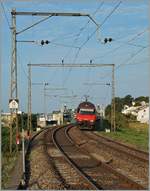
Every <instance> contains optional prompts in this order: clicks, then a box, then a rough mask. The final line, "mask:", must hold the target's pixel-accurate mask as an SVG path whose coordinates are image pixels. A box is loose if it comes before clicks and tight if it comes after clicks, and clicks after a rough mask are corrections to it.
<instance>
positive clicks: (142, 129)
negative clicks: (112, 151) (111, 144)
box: [99, 122, 149, 151]
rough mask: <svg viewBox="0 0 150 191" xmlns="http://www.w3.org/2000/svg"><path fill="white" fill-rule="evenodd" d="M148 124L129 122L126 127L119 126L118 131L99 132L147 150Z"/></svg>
mask: <svg viewBox="0 0 150 191" xmlns="http://www.w3.org/2000/svg"><path fill="white" fill-rule="evenodd" d="M148 127H149V125H148V124H141V123H138V122H134V123H129V127H128V128H121V129H119V130H118V131H116V132H115V133H114V132H111V133H106V132H99V133H100V134H102V135H105V136H108V137H111V138H113V139H116V140H119V141H122V142H124V143H127V144H129V145H133V146H135V147H136V148H138V149H142V150H145V151H148V149H149V148H148V147H149V128H148Z"/></svg>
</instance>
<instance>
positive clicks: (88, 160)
mask: <svg viewBox="0 0 150 191" xmlns="http://www.w3.org/2000/svg"><path fill="white" fill-rule="evenodd" d="M70 128H71V127H66V128H58V129H56V130H55V131H54V133H53V141H54V142H55V145H56V146H57V148H58V149H59V150H60V151H61V152H62V154H63V155H64V156H65V158H66V159H67V161H69V163H70V164H72V165H73V166H75V167H76V169H77V170H78V171H80V173H82V174H84V175H86V177H87V179H88V180H89V181H92V183H93V184H94V185H95V186H96V187H97V189H145V188H144V187H143V186H142V185H140V184H138V183H137V182H135V181H133V180H131V179H130V178H129V177H127V176H125V175H123V174H121V173H119V172H118V171H116V170H115V169H113V168H112V167H111V166H110V165H108V164H106V163H104V162H102V161H99V160H97V159H95V158H94V157H93V156H91V155H90V154H89V153H88V152H86V151H85V150H84V149H82V148H79V147H78V145H76V144H75V143H73V142H72V140H71V139H70V137H69V135H68V131H69V129H70Z"/></svg>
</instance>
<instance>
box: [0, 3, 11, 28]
mask: <svg viewBox="0 0 150 191" xmlns="http://www.w3.org/2000/svg"><path fill="white" fill-rule="evenodd" d="M0 4H1V7H2V10H3V14H4V17H5V19H6V22H7V25H8V28H9V29H10V30H11V25H10V23H9V19H8V17H7V14H6V10H5V7H4V4H3V2H2V0H0Z"/></svg>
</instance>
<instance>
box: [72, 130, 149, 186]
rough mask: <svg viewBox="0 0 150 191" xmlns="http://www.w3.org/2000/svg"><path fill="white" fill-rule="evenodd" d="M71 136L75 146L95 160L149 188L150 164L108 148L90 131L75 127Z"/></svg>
mask: <svg viewBox="0 0 150 191" xmlns="http://www.w3.org/2000/svg"><path fill="white" fill-rule="evenodd" d="M71 131H72V132H71ZM69 134H70V137H71V139H72V140H73V141H74V142H75V144H77V145H78V146H79V147H80V148H82V149H84V150H86V151H87V152H88V153H90V154H91V155H92V156H93V157H94V158H96V159H97V160H99V161H102V162H103V163H104V164H105V163H107V164H108V165H109V166H110V167H112V168H113V169H116V171H118V172H119V173H120V174H123V175H125V176H127V177H129V178H130V179H132V180H133V181H135V182H137V183H139V184H140V185H142V186H143V187H144V188H147V187H148V169H149V164H148V163H146V162H145V161H140V160H139V158H138V159H136V158H134V160H133V157H130V155H128V154H127V153H124V152H119V151H116V150H115V149H112V148H109V147H107V145H104V144H101V141H100V140H101V139H100V138H99V137H97V136H96V140H95V139H94V138H95V135H93V136H94V137H93V136H92V132H90V131H88V132H86V131H80V130H79V129H78V128H76V127H75V128H71V130H70V131H69ZM87 134H88V136H87Z"/></svg>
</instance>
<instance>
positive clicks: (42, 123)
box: [37, 114, 46, 128]
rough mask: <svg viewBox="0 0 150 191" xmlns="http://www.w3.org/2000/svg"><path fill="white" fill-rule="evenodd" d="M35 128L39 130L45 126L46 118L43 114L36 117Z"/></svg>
mask: <svg viewBox="0 0 150 191" xmlns="http://www.w3.org/2000/svg"><path fill="white" fill-rule="evenodd" d="M37 126H38V127H41V128H43V127H45V126H46V118H45V115H44V114H39V115H38V116H37Z"/></svg>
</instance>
